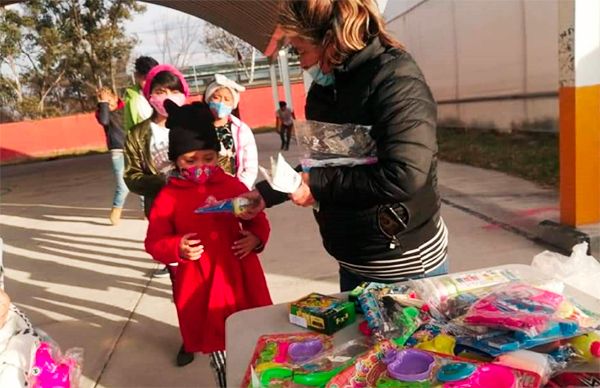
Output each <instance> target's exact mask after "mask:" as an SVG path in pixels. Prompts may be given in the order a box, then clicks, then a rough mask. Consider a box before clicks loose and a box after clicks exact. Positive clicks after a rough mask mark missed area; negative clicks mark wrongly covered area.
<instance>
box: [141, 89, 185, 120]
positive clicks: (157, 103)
mask: <svg viewBox="0 0 600 388" xmlns="http://www.w3.org/2000/svg"><path fill="white" fill-rule="evenodd" d="M165 100H171V101H173V102H174V103H175V104H177V105H178V106H181V105H183V104H185V95H184V94H183V93H175V94H171V95H170V96H168V95H166V94H160V95H154V94H151V95H150V99H149V100H148V102H149V103H150V105H152V107H153V108H154V109H156V111H157V112H158V113H159V114H160V115H161V116H165V117H168V116H169V114H168V113H167V110H166V109H165V106H164V103H165Z"/></svg>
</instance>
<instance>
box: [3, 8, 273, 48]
mask: <svg viewBox="0 0 600 388" xmlns="http://www.w3.org/2000/svg"><path fill="white" fill-rule="evenodd" d="M25 1H27V0H0V6H4V5H8V4H13V3H20V2H25ZM144 2H146V3H152V4H157V5H162V6H164V7H169V8H172V9H175V10H178V11H181V12H185V13H187V14H189V15H193V16H196V17H199V18H201V19H204V20H206V21H208V22H209V23H212V24H214V25H216V26H219V27H221V28H223V29H224V30H226V31H228V32H230V33H232V34H233V35H236V36H237V37H239V38H240V39H242V40H244V41H246V42H248V43H249V44H250V45H252V46H254V47H256V48H257V49H258V50H259V51H261V52H262V53H264V54H265V55H266V56H267V57H272V56H273V55H274V54H275V53H276V51H277V49H278V48H279V47H280V46H281V44H282V42H283V34H282V33H281V30H279V29H277V15H278V4H279V0H195V1H194V0H146V1H144Z"/></svg>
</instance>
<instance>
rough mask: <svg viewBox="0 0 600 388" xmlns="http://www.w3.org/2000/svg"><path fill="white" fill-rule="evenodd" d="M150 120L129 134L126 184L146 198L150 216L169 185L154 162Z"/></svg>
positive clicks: (126, 145)
mask: <svg viewBox="0 0 600 388" xmlns="http://www.w3.org/2000/svg"><path fill="white" fill-rule="evenodd" d="M151 139H152V129H151V128H150V119H148V120H146V121H142V122H141V123H139V124H137V125H136V126H134V127H133V128H131V130H130V131H129V133H128V134H127V140H126V141H125V173H124V179H125V184H126V185H127V187H128V188H129V190H130V191H132V192H134V193H136V194H139V195H142V196H144V213H146V217H147V216H148V215H149V214H150V208H151V207H152V203H153V202H154V198H155V197H156V196H157V195H158V192H159V191H160V189H162V188H163V186H164V185H165V184H166V183H167V177H165V176H164V175H163V174H160V173H159V172H158V170H157V169H156V166H155V165H154V161H153V160H152V154H151V153H150V140H151Z"/></svg>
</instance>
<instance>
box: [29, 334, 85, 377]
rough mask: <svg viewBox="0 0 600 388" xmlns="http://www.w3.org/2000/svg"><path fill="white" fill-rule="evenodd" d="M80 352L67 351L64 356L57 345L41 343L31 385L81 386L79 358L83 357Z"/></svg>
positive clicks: (33, 367) (32, 369) (37, 351)
mask: <svg viewBox="0 0 600 388" xmlns="http://www.w3.org/2000/svg"><path fill="white" fill-rule="evenodd" d="M80 352H81V351H80V350H74V351H72V352H67V354H66V355H65V356H64V357H62V356H61V355H60V351H59V350H58V348H57V347H56V346H55V345H53V344H50V343H48V342H42V343H40V346H39V347H38V349H37V350H36V352H35V360H34V363H33V365H32V368H31V373H30V375H31V380H32V385H31V386H32V387H34V388H74V387H77V386H79V381H78V379H79V373H80V360H78V359H80V358H81V353H80ZM69 353H71V354H69ZM77 353H79V354H77Z"/></svg>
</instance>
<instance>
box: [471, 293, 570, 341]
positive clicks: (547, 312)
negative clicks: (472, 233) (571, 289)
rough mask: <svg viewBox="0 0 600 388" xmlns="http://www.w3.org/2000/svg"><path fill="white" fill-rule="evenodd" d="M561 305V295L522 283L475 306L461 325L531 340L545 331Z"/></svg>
mask: <svg viewBox="0 0 600 388" xmlns="http://www.w3.org/2000/svg"><path fill="white" fill-rule="evenodd" d="M564 302H565V297H564V296H562V295H559V294H555V293H553V292H550V291H546V290H542V289H539V288H535V287H532V286H530V285H528V284H524V283H512V284H509V285H507V286H504V287H500V288H498V289H496V290H494V291H493V292H491V293H490V294H488V295H487V296H485V297H483V298H481V299H479V300H478V301H477V302H475V304H473V306H471V308H470V309H469V311H468V312H467V314H466V316H465V318H464V321H465V323H467V324H470V325H479V326H490V327H496V328H502V329H506V330H517V331H522V332H524V333H525V334H527V335H528V336H530V337H534V336H537V335H539V334H541V333H543V332H545V331H546V330H547V329H548V326H549V324H550V322H551V321H552V320H553V319H554V318H556V317H557V313H558V312H559V310H560V309H561V307H563V306H562V305H563V303H564ZM565 315H567V316H568V315H570V314H565Z"/></svg>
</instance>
